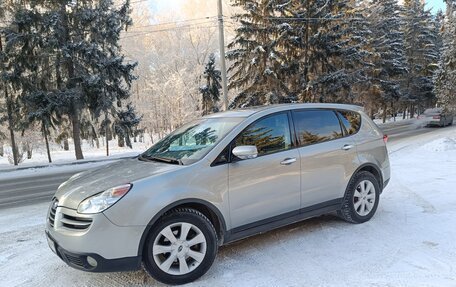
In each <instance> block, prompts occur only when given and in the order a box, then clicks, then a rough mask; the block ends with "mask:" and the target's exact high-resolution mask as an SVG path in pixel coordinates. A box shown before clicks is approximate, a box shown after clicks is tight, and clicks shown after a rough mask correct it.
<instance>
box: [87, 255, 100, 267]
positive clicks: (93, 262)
mask: <svg viewBox="0 0 456 287" xmlns="http://www.w3.org/2000/svg"><path fill="white" fill-rule="evenodd" d="M87 263H89V265H90V266H92V267H97V264H98V263H97V260H95V258H93V257H90V256H87Z"/></svg>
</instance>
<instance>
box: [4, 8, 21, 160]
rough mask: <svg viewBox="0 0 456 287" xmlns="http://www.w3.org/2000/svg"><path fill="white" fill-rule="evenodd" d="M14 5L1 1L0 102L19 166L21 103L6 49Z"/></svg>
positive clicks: (14, 157)
mask: <svg viewBox="0 0 456 287" xmlns="http://www.w3.org/2000/svg"><path fill="white" fill-rule="evenodd" d="M12 6H13V4H12V3H11V2H10V1H0V20H1V21H0V94H1V96H0V100H3V103H1V102H0V103H1V104H2V105H3V104H4V105H5V106H6V107H4V108H1V109H0V112H1V114H3V116H0V123H1V122H6V123H7V125H8V131H9V138H10V141H11V149H12V154H13V163H14V165H18V163H19V152H18V147H17V144H16V137H15V133H14V132H15V130H17V128H18V122H19V118H18V116H17V115H18V114H17V111H18V109H19V102H18V100H17V96H18V93H17V92H16V91H14V90H13V87H12V85H11V84H10V78H12V77H14V73H13V69H12V66H13V65H14V62H12V61H11V60H10V59H9V57H8V55H7V53H6V51H5V49H6V47H5V46H6V43H5V42H6V40H7V39H8V38H7V32H6V31H7V30H8V29H9V25H10V21H9V18H10V17H9V10H10V9H11V8H12Z"/></svg>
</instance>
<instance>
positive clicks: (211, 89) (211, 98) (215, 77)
mask: <svg viewBox="0 0 456 287" xmlns="http://www.w3.org/2000/svg"><path fill="white" fill-rule="evenodd" d="M203 77H204V80H205V81H206V84H205V85H204V86H202V87H200V93H201V96H202V105H203V115H207V114H210V113H215V112H218V111H219V108H218V105H217V102H218V101H219V100H220V89H221V88H222V85H221V84H220V81H221V80H222V77H221V72H220V70H217V69H216V68H215V56H214V54H210V55H209V60H208V62H207V64H206V66H205V68H204V76H203Z"/></svg>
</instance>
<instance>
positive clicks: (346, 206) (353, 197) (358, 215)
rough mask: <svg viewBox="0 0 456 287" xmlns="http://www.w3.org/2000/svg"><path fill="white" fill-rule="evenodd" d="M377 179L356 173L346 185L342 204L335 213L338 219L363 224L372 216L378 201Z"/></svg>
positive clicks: (369, 175)
mask: <svg viewBox="0 0 456 287" xmlns="http://www.w3.org/2000/svg"><path fill="white" fill-rule="evenodd" d="M379 195H380V186H379V183H378V180H377V178H375V176H374V175H373V174H372V173H370V172H367V171H361V172H359V173H357V174H356V175H355V176H354V177H353V178H352V179H351V180H350V183H349V184H348V187H347V190H346V192H345V196H344V199H343V203H342V208H341V209H340V210H339V211H338V212H337V214H338V215H339V217H341V218H342V219H344V220H346V221H348V222H351V223H363V222H366V221H368V220H370V219H371V218H372V216H374V214H375V211H376V210H377V206H378V201H379V199H380V197H379Z"/></svg>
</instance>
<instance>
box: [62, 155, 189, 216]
mask: <svg viewBox="0 0 456 287" xmlns="http://www.w3.org/2000/svg"><path fill="white" fill-rule="evenodd" d="M180 168H183V166H179V165H173V164H168V163H161V162H153V161H147V162H146V161H141V160H139V159H138V158H132V159H125V160H120V161H117V162H114V163H111V164H108V165H104V166H101V167H98V168H95V169H90V170H87V171H84V172H81V173H78V174H75V175H74V176H72V177H71V178H70V179H69V180H68V181H66V182H65V183H63V184H62V185H61V186H60V187H59V189H58V190H57V192H56V194H55V197H56V198H57V200H58V201H59V206H65V207H67V208H72V209H77V208H78V205H79V203H81V201H83V200H84V199H86V198H87V197H90V196H92V195H95V194H97V193H100V192H102V191H105V190H107V189H109V188H111V187H115V186H118V185H122V184H126V183H132V182H134V181H135V180H139V179H142V178H146V177H150V176H154V175H158V174H162V173H166V172H170V171H173V170H176V169H180Z"/></svg>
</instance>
